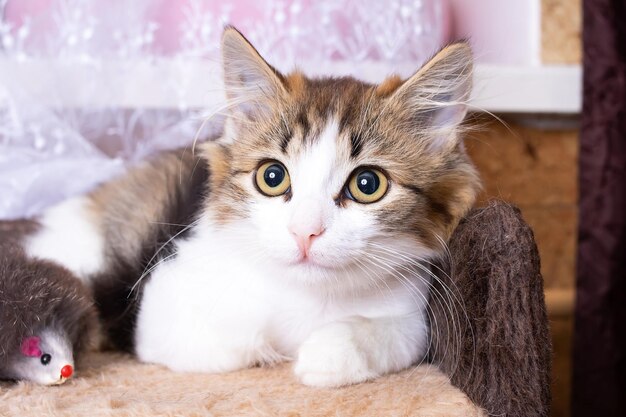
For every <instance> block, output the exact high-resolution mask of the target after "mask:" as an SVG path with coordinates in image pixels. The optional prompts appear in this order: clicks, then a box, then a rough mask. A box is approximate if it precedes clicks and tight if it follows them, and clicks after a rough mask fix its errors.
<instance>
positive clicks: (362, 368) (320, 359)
mask: <svg viewBox="0 0 626 417" xmlns="http://www.w3.org/2000/svg"><path fill="white" fill-rule="evenodd" d="M294 372H295V374H296V376H297V377H298V378H299V379H300V381H302V383H303V384H305V385H310V386H315V387H340V386H343V385H351V384H356V383H359V382H363V381H367V380H368V379H372V378H375V377H376V376H378V374H377V373H376V372H374V371H373V370H372V369H370V367H369V365H368V361H367V357H366V355H365V352H364V351H363V350H362V349H360V347H359V345H358V343H357V341H356V340H355V338H354V334H353V330H352V329H351V328H350V325H348V324H343V323H334V324H331V325H327V326H325V327H323V328H322V329H319V330H317V331H315V332H313V333H312V334H311V336H309V338H308V339H307V340H306V341H305V342H304V343H303V344H302V346H300V349H299V351H298V359H297V361H296V365H295V368H294Z"/></svg>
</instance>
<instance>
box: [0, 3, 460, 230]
mask: <svg viewBox="0 0 626 417" xmlns="http://www.w3.org/2000/svg"><path fill="white" fill-rule="evenodd" d="M227 23H231V24H235V25H236V26H237V27H238V28H239V29H240V30H241V31H242V32H243V33H244V34H245V35H246V36H247V37H248V38H249V39H250V40H251V41H252V42H253V43H254V44H255V45H256V46H257V48H258V49H259V50H260V52H261V53H262V54H263V55H264V56H266V57H267V58H268V60H269V61H270V62H271V63H273V64H274V65H276V66H277V67H278V68H279V69H281V70H289V69H291V68H293V66H294V65H297V66H299V67H300V68H301V69H303V70H304V71H305V72H307V71H308V70H312V71H313V72H314V73H316V74H319V73H332V72H336V71H337V68H339V67H340V68H343V69H344V70H343V71H342V72H343V73H346V72H347V73H353V74H354V75H356V76H361V75H364V71H365V70H364V69H367V68H369V70H368V71H369V73H370V75H371V71H372V70H371V68H375V71H377V72H381V73H382V72H391V71H393V70H394V69H397V68H398V67H402V66H405V67H410V68H414V67H416V66H417V65H418V64H419V63H420V62H422V61H423V60H424V59H425V58H426V57H427V56H428V55H430V54H431V53H432V52H433V51H434V50H436V49H437V48H438V47H439V46H440V45H441V44H443V43H445V42H446V41H447V40H448V33H449V32H448V29H449V19H448V7H447V2H446V1H444V0H328V1H315V0H266V1H256V0H238V1H217V0H215V1H211V0H133V1H128V0H0V218H13V217H21V216H25V215H26V216H30V215H34V214H37V213H38V212H40V211H41V210H43V209H44V208H45V207H47V206H49V205H50V204H53V203H54V202H56V201H58V200H60V199H63V198H66V197H69V196H72V195H75V194H78V193H82V192H85V191H87V190H88V189H89V188H91V187H93V186H94V185H95V184H97V183H99V182H102V181H104V180H106V179H107V178H110V177H111V176H114V175H116V174H118V173H120V172H122V171H123V170H124V168H125V166H126V165H127V162H129V161H130V162H133V161H136V160H139V159H141V158H143V157H145V156H146V155H148V154H151V153H153V152H155V151H156V150H159V149H164V148H175V147H179V146H184V145H187V144H189V143H190V142H192V141H193V140H194V138H195V137H196V136H200V137H201V138H205V137H210V136H212V135H215V134H216V133H217V132H219V129H220V126H219V125H220V120H219V118H217V117H215V118H213V119H212V120H211V121H210V122H209V123H206V124H204V125H203V126H204V130H203V131H202V132H199V129H200V126H201V124H202V121H203V120H204V118H205V117H206V112H205V111H203V110H206V109H202V108H197V106H195V105H194V103H191V104H190V103H189V102H188V101H186V100H185V97H186V96H187V92H188V91H190V90H193V87H194V82H195V81H194V77H193V74H194V73H193V71H192V70H191V68H192V67H193V65H194V63H197V62H198V60H202V61H206V62H210V63H215V64H217V62H218V61H219V49H218V48H219V37H220V33H221V31H222V28H223V26H224V24H227ZM138 63H140V65H141V66H143V67H148V68H150V67H155V68H160V67H162V66H163V65H164V63H165V64H167V65H168V66H169V67H174V68H176V72H175V73H176V77H166V78H167V79H158V78H157V82H154V85H153V86H152V85H151V86H150V90H151V91H150V95H157V96H158V95H161V96H164V97H179V99H176V100H171V102H167V103H165V105H164V104H163V102H159V105H158V106H149V107H145V108H144V107H124V108H122V107H119V106H117V105H106V104H105V105H103V104H102V103H103V102H104V103H109V102H111V103H115V102H116V100H115V97H107V100H101V99H102V95H106V94H119V88H118V89H117V90H116V89H115V88H113V87H116V86H117V87H119V86H120V85H130V86H132V84H133V83H134V82H135V80H137V77H138V75H137V72H136V71H134V70H135V69H136V67H137V66H138V65H139V64H138ZM371 63H377V65H374V66H372V65H370V64H371ZM110 64H115V65H114V66H111V65H110ZM312 64H314V68H312V66H313V65H312ZM169 67H168V68H169ZM16 68H17V69H16ZM26 68H38V70H37V71H34V72H32V75H31V73H28V74H25V73H24V72H25V71H26V70H25V69H26ZM76 68H83V69H84V71H83V72H84V74H86V76H84V77H81V80H80V91H77V93H80V94H82V95H83V96H86V97H87V100H86V104H85V105H83V106H82V107H76V106H74V105H68V104H67V100H66V98H67V97H68V95H69V96H71V95H72V94H74V92H73V90H68V89H69V88H70V87H72V86H73V85H74V84H75V82H76V83H77V82H78V80H74V79H73V78H72V77H74V75H73V74H75V73H74V72H72V71H75V69H76ZM111 68H113V69H114V70H111ZM11 71H13V72H11ZM16 71H17V73H16ZM112 72H113V73H112ZM16 74H17V75H20V77H15V75H16ZM381 75H384V74H381ZM196 76H197V74H196ZM131 77H135V78H131ZM139 77H140V76H139ZM207 77H212V78H211V80H210V82H209V83H208V84H209V85H213V84H216V85H219V74H218V73H211V74H209V73H207ZM16 78H19V82H16V81H15V79H16ZM108 85H109V86H111V88H107V86H108ZM203 85H205V84H203ZM74 87H75V86H74ZM66 90H67V91H66ZM68 91H69V92H68ZM139 94H140V93H139ZM89 97H93V100H92V101H90V99H89ZM109 99H110V100H109ZM70 101H71V100H70ZM168 103H169V105H168Z"/></svg>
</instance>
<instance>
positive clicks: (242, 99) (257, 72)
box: [222, 26, 286, 120]
mask: <svg viewBox="0 0 626 417" xmlns="http://www.w3.org/2000/svg"><path fill="white" fill-rule="evenodd" d="M222 63H223V68H224V85H225V88H226V96H227V98H228V101H229V104H230V105H231V108H232V109H233V111H235V112H236V113H238V114H237V115H236V116H237V117H239V116H241V115H243V116H244V117H246V118H247V119H251V120H255V119H257V118H259V117H262V116H263V115H265V114H266V113H267V112H268V111H270V110H271V106H272V105H273V104H275V102H276V101H277V100H280V99H281V98H283V97H284V96H285V95H286V90H285V87H284V84H283V76H282V74H280V73H279V72H278V71H277V70H276V69H274V67H272V66H271V65H269V64H268V63H267V62H266V61H265V60H264V59H263V57H261V55H260V54H259V53H258V52H257V50H256V49H255V48H254V46H252V44H251V43H250V42H248V40H247V39H246V38H245V37H244V36H243V35H242V34H241V33H240V32H239V31H238V30H237V29H235V28H234V27H232V26H228V27H226V28H225V29H224V33H223V34H222Z"/></svg>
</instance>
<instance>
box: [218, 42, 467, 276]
mask: <svg viewBox="0 0 626 417" xmlns="http://www.w3.org/2000/svg"><path fill="white" fill-rule="evenodd" d="M229 37H230V38H229ZM224 43H225V45H224V48H225V71H226V84H227V91H228V92H229V98H230V99H231V100H233V101H236V102H238V103H243V104H242V105H238V106H235V108H234V110H233V113H232V115H231V119H230V120H229V121H228V125H227V130H226V138H225V139H224V141H225V142H229V143H228V145H220V146H221V148H216V149H214V150H213V152H209V159H210V160H212V164H211V172H212V189H211V191H212V198H211V205H210V207H209V208H208V210H209V212H210V213H211V216H212V217H213V219H214V220H215V222H217V223H219V224H221V225H223V226H224V227H225V228H231V229H232V230H233V234H234V235H236V236H237V238H240V239H241V242H242V243H241V244H242V245H244V246H245V247H247V248H249V249H251V251H252V252H253V253H257V254H258V255H259V256H260V258H261V259H262V260H263V261H264V262H265V264H269V265H274V266H276V267H277V268H278V270H280V271H284V272H285V275H286V276H288V277H293V278H294V279H298V280H301V281H303V282H306V283H318V282H328V283H330V284H331V285H332V283H333V282H335V280H337V279H338V277H340V278H341V279H343V280H347V281H350V283H349V286H351V287H354V286H355V285H357V286H359V285H376V283H375V281H376V276H378V275H380V272H381V271H383V270H389V269H393V268H398V267H400V266H401V265H404V266H405V265H406V263H407V259H409V258H413V259H414V258H422V259H424V258H432V257H433V256H434V255H437V254H439V253H441V252H442V251H443V249H444V246H443V242H445V241H447V239H448V237H449V235H450V233H451V231H452V229H453V228H454V226H455V225H456V223H457V222H458V220H459V218H460V217H461V216H462V215H463V214H464V213H465V212H466V210H468V209H469V207H470V206H471V204H472V203H473V201H474V197H475V193H476V189H477V188H478V181H477V179H476V175H475V171H474V169H473V167H472V166H471V164H470V163H469V162H468V160H467V157H466V156H465V153H464V151H463V148H462V144H461V143H460V142H459V140H458V139H457V129H456V128H457V125H458V123H459V122H460V121H461V120H462V118H463V116H464V114H465V110H464V108H452V106H446V105H443V106H441V109H440V108H439V107H433V106H432V104H431V105H429V106H422V107H420V108H417V109H416V106H417V104H416V103H412V102H410V100H412V99H413V98H415V97H414V95H415V91H413V90H414V89H416V88H418V87H419V85H416V86H413V85H410V84H409V83H410V82H411V80H412V79H411V80H409V81H407V82H405V83H402V82H401V81H400V80H399V79H396V78H392V79H390V80H388V81H387V82H385V83H383V84H382V85H380V86H371V85H366V84H363V83H361V82H358V81H356V80H353V79H336V80H309V79H306V78H305V77H303V76H302V75H301V74H297V73H296V74H292V75H290V76H288V77H284V76H282V75H279V74H276V73H274V72H273V71H272V69H271V68H270V67H268V66H267V64H266V63H265V62H264V61H262V59H261V58H260V57H259V56H258V55H256V51H254V50H253V49H252V48H251V47H250V46H249V44H247V43H246V41H245V40H244V39H243V38H241V37H240V35H239V34H238V33H236V32H234V31H233V33H230V34H229V33H228V31H227V33H226V34H225V41H224ZM229 48H231V49H232V48H234V49H235V51H233V50H230V52H231V53H235V52H236V54H237V55H236V56H237V59H234V61H235V63H234V64H233V65H229V62H228V59H229V55H228V53H229ZM463 48H465V50H466V49H467V47H466V46H463ZM246 53H249V55H250V56H249V57H248V59H247V60H245V61H242V59H244V58H242V56H243V57H245V55H246ZM435 59H437V58H435ZM431 62H432V61H431ZM231 64H232V62H231ZM464 64H466V63H464ZM445 65H449V64H448V63H445ZM426 70H428V71H430V72H435V71H434V70H433V69H432V68H431V69H428V68H426ZM255 71H256V72H255ZM229 74H230V77H229ZM418 75H419V73H418V74H416V75H415V76H414V78H415V77H418ZM428 75H429V74H428ZM463 75H465V74H463ZM456 76H458V71H457V73H456ZM418 78H419V79H418V80H417V81H416V80H413V82H414V83H415V84H420V83H419V82H418V81H420V82H421V83H425V81H424V80H425V79H426V75H419V77H418ZM427 81H431V80H427ZM455 81H456V83H457V84H459V83H458V79H457V80H453V82H455ZM435 82H439V80H436V81H435ZM247 83H248V84H250V85H246V84H247ZM431 86H432V82H430V84H429V83H426V87H429V88H430V87H431ZM254 89H257V90H260V91H261V93H260V94H256V95H254V94H255V93H254ZM441 90H442V91H441V94H440V95H438V96H436V95H435V94H433V92H432V91H431V90H428V94H429V96H428V100H431V102H432V100H446V99H447V100H454V99H456V97H453V95H454V94H457V92H450V91H449V89H443V88H442V89H441ZM257 92H258V91H257ZM462 94H465V93H462ZM251 95H252V97H251ZM418 104H419V102H418ZM442 109H443V110H442ZM357 277H360V278H357ZM354 280H356V281H359V280H360V282H352V281H354Z"/></svg>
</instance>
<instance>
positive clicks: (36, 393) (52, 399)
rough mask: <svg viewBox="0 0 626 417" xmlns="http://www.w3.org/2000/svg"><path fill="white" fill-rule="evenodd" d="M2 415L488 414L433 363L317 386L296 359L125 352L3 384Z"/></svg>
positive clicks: (473, 416)
mask: <svg viewBox="0 0 626 417" xmlns="http://www.w3.org/2000/svg"><path fill="white" fill-rule="evenodd" d="M0 416H7V417H9V416H20V417H27V416H37V417H40V416H51V417H66V416H67V417H69V416H71V417H76V416H90V417H104V416H107V417H108V416H126V417H139V416H142V417H143V416H172V417H174V416H211V417H214V416H215V417H217V416H238V417H246V416H284V417H299V416H302V417H304V416H329V417H330V416H333V417H339V416H341V417H344V416H345V417H349V416H398V417H400V416H402V417H405V416H407V417H408V416H424V417H444V416H445V417H456V416H458V417H479V416H481V417H482V416H485V414H483V412H482V410H481V409H480V408H479V407H477V406H476V405H474V404H473V403H472V402H471V401H470V400H469V398H467V396H466V395H465V394H463V392H461V391H460V390H459V389H457V388H455V387H453V386H452V384H450V381H449V379H448V377H447V376H445V375H444V374H443V373H441V372H440V371H439V370H438V369H437V368H436V367H434V366H432V365H420V366H417V367H415V368H412V369H409V370H406V371H404V372H402V373H399V374H394V375H388V376H385V377H382V378H379V379H377V380H375V381H372V382H368V383H363V384H358V385H354V386H350V387H345V388H339V389H324V388H310V387H307V386H304V385H302V384H300V383H299V382H298V381H297V380H296V378H295V377H294V376H293V373H292V371H291V364H290V363H285V364H281V365H278V366H275V367H272V368H253V369H246V370H243V371H238V372H232V373H228V374H221V375H210V374H186V373H175V372H171V371H169V370H167V369H165V368H163V367H161V366H157V365H149V364H142V363H139V362H137V361H136V360H135V359H133V358H132V357H130V356H128V355H124V354H119V353H92V354H89V355H87V356H86V357H85V358H84V359H83V361H82V366H81V367H80V371H79V373H78V374H77V375H76V378H73V379H71V380H69V381H68V382H67V383H65V384H64V385H61V386H57V387H44V386H38V385H35V384H32V383H27V382H19V383H17V384H11V383H2V384H1V385H0Z"/></svg>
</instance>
